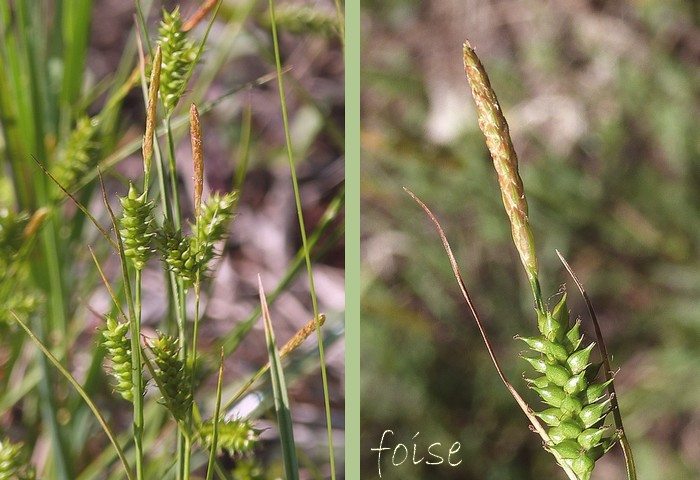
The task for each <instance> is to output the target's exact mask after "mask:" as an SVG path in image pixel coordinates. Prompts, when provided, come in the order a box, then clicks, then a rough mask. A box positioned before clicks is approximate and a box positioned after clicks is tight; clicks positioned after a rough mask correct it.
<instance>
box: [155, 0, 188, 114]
mask: <svg viewBox="0 0 700 480" xmlns="http://www.w3.org/2000/svg"><path fill="white" fill-rule="evenodd" d="M158 34H159V36H160V38H159V39H158V45H160V47H161V49H162V55H163V63H162V68H161V73H160V96H161V99H162V101H163V106H164V107H165V114H166V117H167V116H170V114H172V112H173V110H174V109H175V106H176V105H177V102H178V101H179V100H180V97H181V96H182V94H183V92H184V90H185V82H186V80H187V75H188V71H189V69H190V67H191V65H192V62H194V61H195V59H196V57H197V49H196V48H195V46H194V43H193V42H192V41H191V40H189V39H188V38H187V36H186V34H185V32H183V31H182V20H181V18H180V8H179V7H176V8H175V9H174V10H173V11H172V12H170V13H168V12H167V11H165V10H163V21H162V22H161V24H160V28H159V29H158Z"/></svg>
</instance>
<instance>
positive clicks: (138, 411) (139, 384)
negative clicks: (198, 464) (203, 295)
mask: <svg viewBox="0 0 700 480" xmlns="http://www.w3.org/2000/svg"><path fill="white" fill-rule="evenodd" d="M134 303H135V308H134V311H133V312H131V315H130V317H131V325H130V326H129V329H130V330H131V369H132V375H133V382H134V448H135V450H136V478H137V479H138V480H142V479H143V478H144V477H143V373H142V371H141V344H140V341H139V340H140V338H141V270H136V285H135V288H134Z"/></svg>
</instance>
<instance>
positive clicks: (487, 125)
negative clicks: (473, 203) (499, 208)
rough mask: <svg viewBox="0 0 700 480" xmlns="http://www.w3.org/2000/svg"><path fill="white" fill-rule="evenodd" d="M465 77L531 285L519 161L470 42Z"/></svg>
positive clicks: (533, 274) (532, 263) (533, 260)
mask: <svg viewBox="0 0 700 480" xmlns="http://www.w3.org/2000/svg"><path fill="white" fill-rule="evenodd" d="M464 73H465V74H466V75H467V80H469V86H470V87H471V90H472V95H473V97H474V101H475V102H476V110H477V114H478V118H479V127H480V128H481V131H482V132H483V134H484V137H485V138H486V145H487V146H488V149H489V152H491V158H492V159H493V165H494V167H495V168H496V172H497V174H498V183H499V186H500V188H501V196H502V198H503V205H504V206H505V209H506V213H507V214H508V218H509V219H510V224H511V231H512V234H513V242H514V243H515V247H516V248H517V250H518V254H519V255H520V261H521V262H522V263H523V266H524V267H525V271H526V272H527V275H528V277H529V279H530V282H531V283H532V282H533V280H534V279H536V278H537V257H536V254H535V246H534V242H533V240H532V232H531V231H530V224H529V222H528V217H527V200H526V199H525V190H524V188H523V182H522V180H521V179H520V174H519V173H518V157H517V155H516V153H515V149H514V148H513V142H512V141H511V139H510V132H509V129H508V123H507V122H506V119H505V117H504V115H503V112H502V110H501V106H500V104H499V103H498V99H497V98H496V94H495V92H494V91H493V88H491V82H490V81H489V77H488V75H487V74H486V71H485V70H484V67H483V65H482V64H481V61H480V60H479V57H477V55H476V53H475V52H474V49H473V48H472V47H471V45H470V44H469V42H466V43H465V44H464Z"/></svg>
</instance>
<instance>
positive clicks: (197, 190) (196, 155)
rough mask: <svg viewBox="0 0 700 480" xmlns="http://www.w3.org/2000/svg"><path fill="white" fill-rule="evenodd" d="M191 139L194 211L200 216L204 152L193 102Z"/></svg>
mask: <svg viewBox="0 0 700 480" xmlns="http://www.w3.org/2000/svg"><path fill="white" fill-rule="evenodd" d="M190 139H191V142H192V161H193V162H194V177H192V179H193V180H194V213H195V216H196V217H197V218H199V216H200V213H201V209H202V189H203V188H204V153H203V146H202V127H201V125H200V123H199V112H198V111H197V106H196V105H195V104H194V103H193V104H192V105H191V106H190Z"/></svg>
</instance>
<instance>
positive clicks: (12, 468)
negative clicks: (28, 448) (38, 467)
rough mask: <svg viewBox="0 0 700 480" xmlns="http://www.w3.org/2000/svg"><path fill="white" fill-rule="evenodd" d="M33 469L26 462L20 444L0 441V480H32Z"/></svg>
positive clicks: (33, 477) (33, 476) (5, 440)
mask: <svg viewBox="0 0 700 480" xmlns="http://www.w3.org/2000/svg"><path fill="white" fill-rule="evenodd" d="M35 478H36V475H35V473H34V469H33V468H32V467H31V465H29V463H28V462H27V458H26V454H25V452H24V450H23V449H22V444H21V443H12V442H10V441H9V440H7V439H4V440H0V480H34V479H35Z"/></svg>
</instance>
